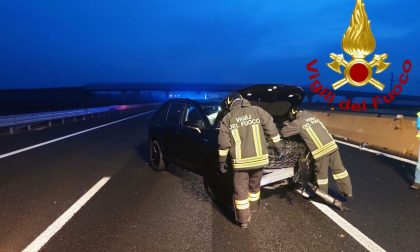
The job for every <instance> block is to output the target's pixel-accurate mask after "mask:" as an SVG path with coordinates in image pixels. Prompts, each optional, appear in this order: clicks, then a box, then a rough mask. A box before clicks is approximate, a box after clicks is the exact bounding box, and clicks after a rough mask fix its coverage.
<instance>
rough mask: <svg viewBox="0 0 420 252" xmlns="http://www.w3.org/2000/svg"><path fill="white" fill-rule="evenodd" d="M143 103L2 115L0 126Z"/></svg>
mask: <svg viewBox="0 0 420 252" xmlns="http://www.w3.org/2000/svg"><path fill="white" fill-rule="evenodd" d="M140 106H141V105H115V106H106V107H95V108H86V109H75V110H64V111H55V112H43V113H31V114H20V115H10V116H0V128H2V127H13V126H19V125H25V124H32V123H38V122H45V121H52V120H58V119H64V118H69V117H77V116H86V115H91V114H97V113H104V112H110V111H118V110H127V109H132V108H137V107H140Z"/></svg>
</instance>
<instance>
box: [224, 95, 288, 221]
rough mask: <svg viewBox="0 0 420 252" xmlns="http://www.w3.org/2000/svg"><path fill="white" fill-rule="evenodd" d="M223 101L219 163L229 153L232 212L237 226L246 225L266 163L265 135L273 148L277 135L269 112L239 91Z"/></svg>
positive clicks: (256, 198)
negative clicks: (225, 110)
mask: <svg viewBox="0 0 420 252" xmlns="http://www.w3.org/2000/svg"><path fill="white" fill-rule="evenodd" d="M224 102H225V108H226V109H227V111H228V112H227V114H226V115H225V116H224V117H223V119H222V121H221V123H220V130H219V137H218V142H219V164H220V168H221V169H223V167H224V166H225V163H226V160H227V156H228V154H230V156H231V158H232V168H233V171H234V175H233V184H234V194H233V200H234V206H235V216H236V220H237V222H238V223H239V224H240V225H241V227H243V228H246V227H247V226H248V223H249V221H250V219H251V212H255V211H256V210H257V209H258V205H259V199H260V183H261V178H262V175H263V168H264V167H265V166H267V165H268V163H269V159H268V149H267V145H268V144H267V143H266V140H265V135H267V136H268V138H269V139H271V141H272V142H273V143H274V146H275V148H276V149H277V151H279V149H280V135H279V133H278V131H277V127H276V125H275V124H274V122H273V118H272V117H271V115H270V114H269V113H267V112H266V111H265V110H263V109H262V108H260V107H256V106H251V104H250V102H249V101H248V100H246V99H243V98H242V96H241V95H239V94H237V93H233V94H231V95H229V96H228V97H226V99H225V100H224Z"/></svg>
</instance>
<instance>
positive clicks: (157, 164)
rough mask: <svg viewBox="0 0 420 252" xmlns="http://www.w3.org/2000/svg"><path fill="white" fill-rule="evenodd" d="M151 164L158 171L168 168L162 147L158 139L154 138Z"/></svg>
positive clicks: (151, 149)
mask: <svg viewBox="0 0 420 252" xmlns="http://www.w3.org/2000/svg"><path fill="white" fill-rule="evenodd" d="M150 165H151V166H152V168H153V169H154V170H156V171H164V170H166V163H165V160H164V159H163V153H162V149H161V147H160V144H159V142H158V141H156V140H153V141H152V144H151V145H150Z"/></svg>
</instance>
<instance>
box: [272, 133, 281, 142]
mask: <svg viewBox="0 0 420 252" xmlns="http://www.w3.org/2000/svg"><path fill="white" fill-rule="evenodd" d="M271 140H272V141H273V143H278V142H280V140H281V138H280V135H279V134H277V136H275V137H273V138H271Z"/></svg>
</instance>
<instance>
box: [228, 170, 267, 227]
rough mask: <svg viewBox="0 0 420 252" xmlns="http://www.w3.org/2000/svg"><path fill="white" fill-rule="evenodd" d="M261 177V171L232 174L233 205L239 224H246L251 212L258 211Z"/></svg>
mask: <svg viewBox="0 0 420 252" xmlns="http://www.w3.org/2000/svg"><path fill="white" fill-rule="evenodd" d="M262 175H263V170H262V169H256V170H250V171H234V172H233V188H234V191H233V201H234V202H233V203H234V207H235V217H236V221H238V222H239V223H248V222H249V221H250V219H251V212H256V211H257V209H258V206H259V200H260V185H261V178H262Z"/></svg>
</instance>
